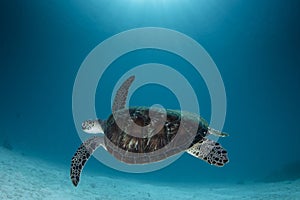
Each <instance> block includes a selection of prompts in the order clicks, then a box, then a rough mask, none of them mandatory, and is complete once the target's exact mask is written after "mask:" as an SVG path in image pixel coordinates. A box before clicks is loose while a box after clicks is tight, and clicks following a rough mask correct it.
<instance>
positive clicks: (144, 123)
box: [70, 76, 229, 186]
mask: <svg viewBox="0 0 300 200" xmlns="http://www.w3.org/2000/svg"><path fill="white" fill-rule="evenodd" d="M133 80H134V76H131V77H129V78H128V79H127V80H126V81H125V82H124V83H123V84H122V85H121V87H120V88H119V90H118V91H117V93H116V97H115V99H114V103H113V110H112V112H113V114H112V115H110V116H109V118H108V119H107V120H106V121H105V120H87V121H85V122H84V123H83V124H82V128H83V130H84V131H85V132H87V133H92V134H96V133H103V132H104V136H94V137H92V138H90V139H88V140H86V141H85V142H84V143H83V144H81V145H80V147H79V148H78V149H77V151H76V153H75V154H74V156H73V158H72V161H71V171H70V176H71V180H72V183H73V184H74V185H75V186H77V185H78V182H79V178H80V174H81V171H82V169H83V167H84V165H85V163H86V161H87V160H88V159H89V157H90V156H91V155H92V154H93V152H94V151H95V150H96V149H97V148H98V147H100V146H102V147H103V148H105V149H106V150H107V151H108V152H110V153H111V154H112V155H113V156H114V157H115V158H117V159H119V160H120V161H122V162H125V163H129V164H145V163H150V162H156V161H160V160H163V159H165V158H167V157H170V156H172V155H175V154H177V153H180V152H182V151H186V152H187V153H189V154H191V155H193V156H195V157H197V158H199V159H202V160H204V161H206V162H207V163H209V164H211V165H215V166H223V165H224V164H226V163H227V162H228V161H229V160H228V157H227V151H226V150H225V149H224V148H222V147H221V146H220V144H219V143H217V142H214V141H212V140H209V139H207V138H205V137H206V136H207V135H208V134H214V135H216V136H218V137H225V136H228V135H227V134H226V133H222V132H220V131H218V130H215V129H212V128H210V127H208V123H207V122H206V121H205V120H204V119H203V118H201V117H200V116H198V115H197V114H194V113H189V112H185V111H176V110H166V113H165V112H163V111H162V110H160V109H151V110H149V108H147V107H131V108H128V109H125V104H126V99H127V95H128V90H129V87H130V85H131V84H132V82H133ZM150 111H151V112H150ZM128 113H129V116H128ZM151 114H152V115H151ZM162 119H163V120H162ZM116 122H118V123H116ZM136 125H138V126H136ZM160 125H161V126H160ZM120 126H121V127H122V128H120Z"/></svg>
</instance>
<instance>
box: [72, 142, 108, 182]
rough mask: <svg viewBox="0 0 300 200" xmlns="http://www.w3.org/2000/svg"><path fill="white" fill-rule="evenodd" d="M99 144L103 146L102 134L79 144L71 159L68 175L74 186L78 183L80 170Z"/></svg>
mask: <svg viewBox="0 0 300 200" xmlns="http://www.w3.org/2000/svg"><path fill="white" fill-rule="evenodd" d="M100 146H104V138H103V136H102V137H101V136H95V137H92V138H90V139H88V140H87V141H85V142H84V143H82V144H81V145H80V147H79V148H78V149H77V151H76V153H75V154H74V156H73V158H72V161H71V170H70V177H71V180H72V183H73V185H74V186H77V185H78V183H79V178H80V174H81V171H82V169H83V167H84V165H85V163H86V161H88V159H89V158H90V157H91V155H92V154H93V152H94V151H95V150H96V149H97V148H98V147H100Z"/></svg>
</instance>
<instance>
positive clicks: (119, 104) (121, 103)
mask: <svg viewBox="0 0 300 200" xmlns="http://www.w3.org/2000/svg"><path fill="white" fill-rule="evenodd" d="M134 78H135V76H130V77H129V78H128V79H127V80H126V81H125V82H124V83H122V85H121V86H120V88H119V89H118V91H117V93H116V96H115V99H114V103H113V107H112V111H113V112H116V111H118V110H121V109H123V108H125V105H126V99H127V96H128V90H129V88H130V86H131V84H132V82H133V81H134Z"/></svg>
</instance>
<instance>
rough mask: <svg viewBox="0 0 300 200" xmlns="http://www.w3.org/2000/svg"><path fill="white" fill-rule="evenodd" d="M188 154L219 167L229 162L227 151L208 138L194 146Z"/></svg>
mask: <svg viewBox="0 0 300 200" xmlns="http://www.w3.org/2000/svg"><path fill="white" fill-rule="evenodd" d="M187 152H188V153H189V154H191V155H193V156H195V157H196V158H199V159H201V160H204V161H205V162H207V163H209V164H211V165H215V166H218V167H222V166H224V165H225V164H226V163H227V162H228V161H229V159H228V157H227V151H226V150H225V149H224V148H223V147H222V146H221V145H220V144H219V143H218V142H215V141H212V140H209V139H207V138H203V139H202V140H201V141H200V142H198V143H196V144H194V146H192V147H191V148H189V149H188V150H187Z"/></svg>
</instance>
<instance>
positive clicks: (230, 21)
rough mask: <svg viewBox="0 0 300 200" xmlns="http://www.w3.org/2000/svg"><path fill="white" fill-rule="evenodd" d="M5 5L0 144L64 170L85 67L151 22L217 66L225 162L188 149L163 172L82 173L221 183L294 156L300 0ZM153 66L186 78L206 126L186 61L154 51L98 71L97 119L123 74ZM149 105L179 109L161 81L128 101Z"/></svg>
mask: <svg viewBox="0 0 300 200" xmlns="http://www.w3.org/2000/svg"><path fill="white" fill-rule="evenodd" d="M0 7H1V12H0V16H1V31H0V39H1V43H0V47H1V48H0V50H1V52H0V53H1V74H0V75H1V78H0V91H1V104H0V109H1V115H0V125H1V132H0V141H6V142H8V143H9V144H10V145H11V146H12V148H13V150H18V151H23V152H27V153H28V154H30V155H34V156H37V157H40V158H43V159H45V160H49V161H51V162H54V163H59V164H63V165H64V166H65V167H66V170H69V169H68V167H69V164H70V159H71V157H72V155H73V153H74V152H75V150H76V149H77V147H78V146H79V145H80V143H81V140H80V138H79V137H78V134H77V132H76V129H75V125H74V121H73V115H72V91H73V84H74V81H75V78H76V74H77V71H78V69H79V67H80V65H81V63H82V62H83V60H84V59H85V57H86V56H87V55H88V53H89V52H90V51H91V50H92V49H93V48H94V47H95V46H97V45H98V44H99V43H100V42H102V41H104V40H105V39H107V38H109V37H110V36H113V35H115V34H117V33H119V32H122V31H125V30H128V29H132V28H139V27H149V26H152V27H163V28H169V29H173V30H176V31H179V32H182V33H184V34H186V35H188V36H190V37H191V38H193V39H194V40H196V41H197V42H198V43H200V44H201V45H202V46H203V47H204V48H205V49H206V51H207V52H208V53H209V54H210V56H211V57H212V58H213V60H214V62H215V63H216V65H217V66H218V69H219V71H220V74H221V76H222V79H223V81H224V85H225V88H226V95H227V116H226V121H225V126H224V129H223V130H224V131H226V132H228V133H230V137H228V138H222V139H220V142H221V143H222V145H223V146H224V147H225V148H226V149H227V150H228V152H229V157H230V163H229V164H228V165H226V166H225V167H223V168H216V167H213V166H209V165H207V164H206V163H204V162H201V161H199V160H197V159H194V158H193V157H191V156H189V155H187V154H184V155H183V156H182V157H181V158H180V159H179V160H177V161H176V162H174V163H173V164H172V165H170V166H168V167H166V168H164V169H162V170H159V171H155V172H152V173H147V174H128V173H124V172H119V171H116V170H113V169H110V168H108V167H106V166H104V165H103V164H101V163H100V162H98V161H97V160H95V159H91V160H90V161H89V162H88V164H87V166H86V169H85V173H89V172H92V171H93V172H99V174H101V175H103V176H109V177H116V178H118V177H120V178H124V177H126V178H130V179H133V180H142V181H145V182H150V181H151V182H152V181H153V182H162V183H169V182H172V183H174V182H178V183H185V184H188V183H197V182H199V183H200V182H201V183H206V182H211V181H215V182H219V183H223V182H224V183H226V182H238V181H244V180H260V179H262V178H264V177H266V176H268V175H269V174H270V173H271V172H272V171H276V170H280V169H281V168H282V167H284V166H285V165H287V164H289V163H292V162H295V161H298V160H299V159H300V158H299V155H300V148H299V146H298V145H299V142H300V132H299V120H300V117H299V116H300V115H299V112H300V106H299V102H300V95H299V89H300V68H299V66H300V38H299V35H300V23H299V19H300V10H299V8H300V3H299V1H296V0H295V1H292V0H290V1H280V0H274V1H247V2H245V1H243V2H242V1H222V2H221V1H214V0H213V1H204V0H200V1H197V0H194V1H179V0H176V1H171V0H169V1H167V0H165V1H158V0H157V1H146V0H145V1H142V0H140V1H138V0H135V1H134V0H128V1H108V0H105V1H100V0H99V1H96V0H93V1H58V0H57V1H38V0H32V1H1V6H0ZM112 48H113V47H112ZM149 62H152V63H154V62H157V63H163V64H166V65H169V66H172V67H173V68H174V69H177V70H178V71H179V72H180V73H181V74H183V75H184V76H185V77H186V78H187V79H188V80H189V81H190V83H191V85H192V86H193V88H194V89H195V91H196V95H197V97H198V98H199V99H201V115H202V116H203V117H204V118H206V119H210V116H211V107H210V106H211V103H210V99H209V93H208V91H207V88H206V86H205V83H204V81H203V79H202V78H201V76H200V75H199V74H198V75H197V74H196V73H195V70H194V69H193V68H192V67H191V66H189V64H188V63H187V62H186V61H185V60H182V59H180V58H178V57H176V56H174V55H173V54H170V53H168V52H164V51H160V50H151V49H147V50H141V51H136V52H131V53H130V54H128V55H124V56H122V57H120V58H119V59H118V60H116V61H115V62H114V63H112V65H111V66H110V67H109V69H108V70H107V71H106V72H105V74H104V75H103V78H102V79H101V81H100V83H99V86H98V90H99V91H100V90H101V91H102V93H97V94H96V109H97V114H98V116H99V117H101V118H106V117H107V116H108V115H109V114H110V97H111V93H112V90H113V87H114V84H115V83H116V82H117V81H118V79H119V78H120V77H121V76H122V74H123V73H125V72H126V71H128V70H129V69H131V68H132V67H133V66H137V65H140V64H144V63H149ZM120 66H123V67H120ZM156 103H159V104H161V105H163V106H165V107H170V108H177V107H178V102H177V100H176V98H175V96H174V95H173V94H172V93H171V92H170V91H169V90H168V89H167V88H163V87H160V86H158V85H147V86H144V87H142V88H140V89H139V90H137V91H136V92H135V93H134V95H133V96H132V98H131V100H130V105H152V104H156ZM82 106H85V105H82ZM2 143H3V142H2ZM70 184H71V182H70Z"/></svg>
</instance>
